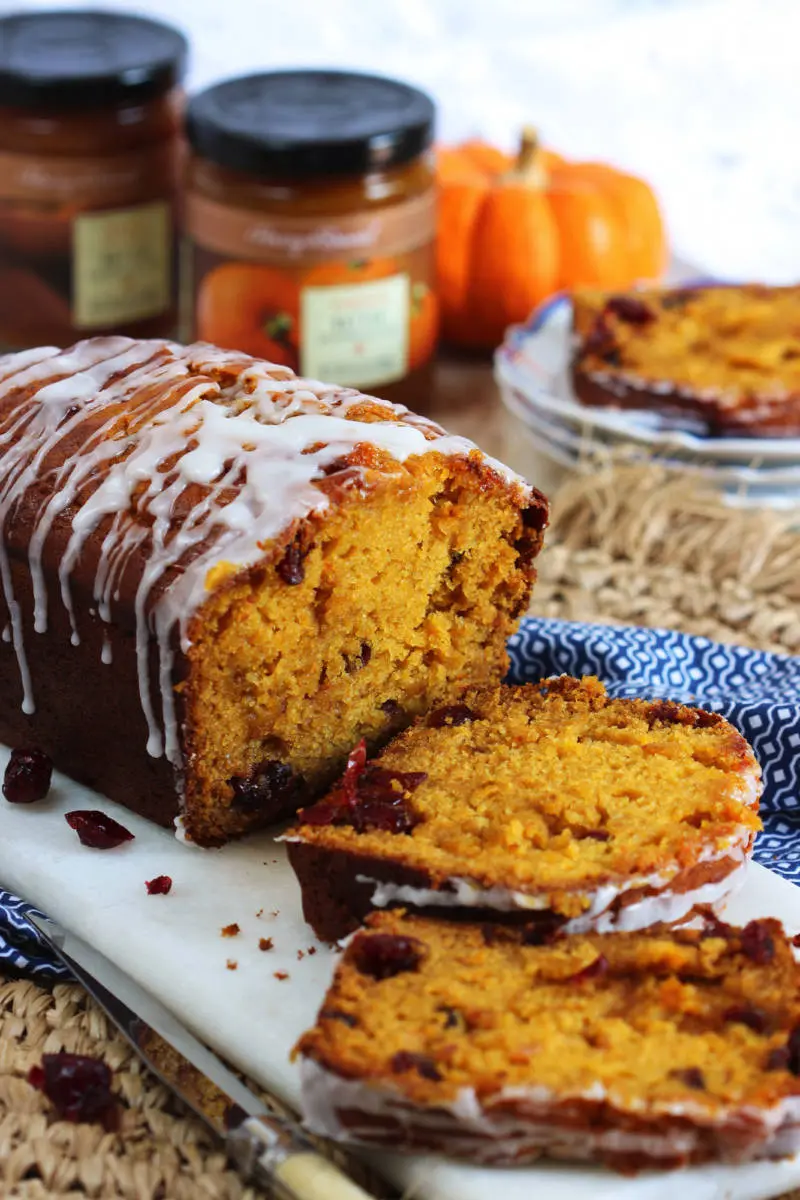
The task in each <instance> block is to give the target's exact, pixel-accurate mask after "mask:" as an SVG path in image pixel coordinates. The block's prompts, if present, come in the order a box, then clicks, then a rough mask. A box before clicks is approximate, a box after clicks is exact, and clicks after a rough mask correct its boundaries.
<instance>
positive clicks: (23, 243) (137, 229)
mask: <svg viewBox="0 0 800 1200" xmlns="http://www.w3.org/2000/svg"><path fill="white" fill-rule="evenodd" d="M186 52H187V43H186V40H185V38H184V37H183V35H182V34H180V33H179V32H178V31H177V30H175V29H173V28H172V27H171V26H169V25H164V24H161V23H160V22H158V21H151V20H147V19H144V18H141V17H137V16H132V15H129V14H126V13H121V12H104V11H100V10H92V11H88V10H87V11H73V10H64V11H53V12H30V13H19V14H15V15H11V16H7V17H3V18H0V346H2V347H3V348H8V349H22V348H25V347H28V346H37V345H41V344H43V343H53V344H56V345H60V346H65V345H69V344H70V343H71V342H74V341H76V340H77V339H78V338H81V337H87V336H94V335H97V334H106V333H123V332H124V333H129V334H131V335H132V336H137V337H156V336H164V335H167V336H169V335H172V334H174V332H175V329H176V322H177V271H176V264H177V256H176V243H177V238H176V224H177V221H176V212H177V187H178V178H179V165H180V163H179V154H180V144H181V118H182V95H181V91H180V81H181V78H182V76H183V72H184V68H185V60H186Z"/></svg>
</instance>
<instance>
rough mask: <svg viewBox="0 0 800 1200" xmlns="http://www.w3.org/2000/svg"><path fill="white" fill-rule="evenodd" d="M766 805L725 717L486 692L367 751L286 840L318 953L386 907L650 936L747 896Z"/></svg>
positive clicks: (554, 693)
mask: <svg viewBox="0 0 800 1200" xmlns="http://www.w3.org/2000/svg"><path fill="white" fill-rule="evenodd" d="M760 790H761V780H760V771H759V767H758V764H757V763H756V761H755V758H754V757H753V753H752V751H751V749H750V747H749V745H748V744H747V742H746V741H745V740H744V738H743V737H742V736H741V734H739V733H738V732H737V731H736V730H735V729H734V728H733V726H732V725H730V724H729V723H728V722H727V721H726V720H724V718H723V717H721V716H719V715H718V714H717V713H708V712H704V711H702V710H700V709H693V708H685V707H683V706H681V705H678V704H673V703H669V702H666V701H647V700H636V699H634V700H613V699H611V698H609V696H608V695H607V694H606V691H605V689H604V687H603V685H602V684H601V683H600V682H599V681H598V680H597V679H595V678H592V677H587V678H585V679H582V680H579V679H573V678H570V677H568V676H560V677H558V678H555V679H547V680H544V681H542V683H540V684H536V685H533V684H527V685H524V686H521V687H508V686H495V687H492V688H483V689H478V690H475V691H471V692H469V693H468V694H466V695H465V696H464V697H463V699H462V700H461V701H459V702H458V703H456V704H449V705H445V706H443V707H440V708H437V709H435V710H434V711H432V712H430V713H428V714H427V715H425V716H423V717H421V718H419V719H418V720H417V722H416V723H415V724H414V726H413V727H412V728H411V729H409V730H407V731H406V732H405V733H403V734H401V735H399V736H398V737H396V738H395V739H394V740H393V741H392V742H391V743H390V744H389V745H388V746H387V747H386V748H385V749H384V750H383V752H382V753H381V754H380V756H379V757H378V758H376V759H374V760H373V761H372V762H367V761H366V755H365V753H364V749H363V747H362V748H359V749H357V750H356V751H355V752H354V753H353V754H352V755H351V759H350V763H349V766H348V769H347V771H346V772H345V775H344V778H343V779H342V780H340V782H339V783H338V784H337V785H336V786H335V787H334V788H333V790H332V791H331V792H330V793H329V794H328V795H327V796H326V797H325V798H324V799H323V800H321V801H320V802H319V803H317V804H316V805H314V806H313V807H311V808H306V809H303V810H301V812H300V814H299V817H298V820H297V823H296V824H295V825H294V827H293V828H292V829H290V830H289V831H288V833H287V834H286V840H287V841H288V843H289V846H288V849H289V858H290V861H291V863H292V865H293V867H294V869H295V871H296V873H297V876H298V879H299V880H300V884H301V888H302V892H303V909H304V913H305V916H306V919H307V920H308V922H309V923H310V924H311V925H312V926H313V928H314V929H315V931H316V932H317V933H318V934H319V936H320V937H322V938H324V939H327V940H334V939H336V938H339V937H341V936H343V935H344V934H346V933H348V932H349V931H350V930H352V929H354V928H355V927H356V925H357V924H358V922H359V921H360V920H361V918H362V917H363V916H364V914H365V913H366V912H367V911H368V910H369V909H370V907H371V906H373V905H376V906H379V907H383V906H384V905H387V904H402V905H408V906H412V905H413V906H414V907H416V908H418V909H423V910H437V911H438V912H440V913H441V914H442V915H443V916H445V915H446V916H453V917H465V916H468V917H472V918H473V919H474V918H478V917H483V918H488V917H492V918H493V919H498V920H507V921H512V922H521V923H523V924H525V925H526V926H528V927H530V928H533V927H535V926H538V927H539V928H545V927H546V928H553V927H561V928H563V930H564V931H565V932H568V933H572V932H584V931H586V930H589V929H596V930H599V931H607V930H612V929H641V928H645V927H647V926H648V925H652V924H654V923H655V922H661V921H678V920H680V919H682V918H684V917H685V916H686V915H687V914H689V913H690V912H691V911H692V909H693V908H694V907H695V906H696V905H698V904H718V903H720V902H721V901H723V900H724V899H725V898H726V897H727V896H728V895H729V894H730V892H731V891H732V890H733V889H734V888H735V887H736V886H738V884H739V883H740V882H741V880H742V876H743V868H744V866H745V864H746V861H747V858H748V857H749V854H750V851H751V848H752V843H753V839H754V836H755V833H756V831H757V830H758V829H759V828H760V821H759V819H758V815H757V809H758V797H759V794H760Z"/></svg>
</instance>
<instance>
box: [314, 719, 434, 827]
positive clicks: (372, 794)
mask: <svg viewBox="0 0 800 1200" xmlns="http://www.w3.org/2000/svg"><path fill="white" fill-rule="evenodd" d="M362 747H363V751H362ZM427 778H428V776H427V774H426V772H425V771H390V770H388V769H387V768H385V767H378V766H375V765H374V764H372V765H370V766H367V765H366V745H365V744H364V742H363V741H362V742H361V743H360V744H359V746H357V747H356V749H355V750H354V751H353V753H352V754H351V755H350V758H349V759H348V763H347V770H346V771H345V774H344V778H343V779H342V782H341V784H340V785H339V787H338V788H337V789H336V790H335V791H334V792H333V794H332V795H331V797H330V798H329V799H328V800H327V801H325V800H323V801H320V803H319V804H314V805H313V806H312V807H311V808H307V809H304V810H303V811H302V813H301V820H302V821H303V823H304V824H306V825H352V826H353V828H354V829H355V830H356V832H357V833H364V832H365V831H366V830H368V829H379V830H382V831H383V832H386V833H409V832H410V831H411V830H412V829H413V828H414V826H415V825H418V824H419V822H420V820H421V819H422V818H421V817H420V816H419V814H418V813H415V812H414V811H413V810H412V809H411V808H410V807H409V806H408V804H407V803H406V794H407V793H408V792H413V791H414V790H415V788H418V787H419V786H420V784H421V783H423V782H424V781H425V780H426V779H427ZM393 785H397V786H393Z"/></svg>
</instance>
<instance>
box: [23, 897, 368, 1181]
mask: <svg viewBox="0 0 800 1200" xmlns="http://www.w3.org/2000/svg"><path fill="white" fill-rule="evenodd" d="M25 917H26V920H27V921H28V923H29V924H30V925H32V926H33V927H34V929H35V930H36V931H37V932H38V934H39V935H40V937H41V938H43V939H44V941H45V942H46V943H47V945H48V946H49V947H50V948H51V950H52V951H53V952H54V953H55V954H56V955H57V957H58V958H60V959H61V961H62V962H63V963H64V965H65V966H66V967H68V968H69V970H70V971H71V972H72V973H73V975H74V976H75V978H76V979H77V980H78V981H79V982H80V983H82V984H83V986H84V988H85V989H86V991H87V992H88V993H89V995H90V996H92V997H93V998H94V999H95V1000H96V1001H97V1003H98V1004H99V1005H100V1007H101V1008H102V1009H103V1010H104V1011H105V1012H106V1013H107V1014H108V1016H109V1017H110V1018H111V1020H112V1021H113V1022H114V1024H115V1025H116V1026H117V1028H118V1029H119V1030H120V1032H121V1033H122V1034H123V1036H124V1037H126V1038H127V1040H128V1041H129V1042H130V1044H131V1045H132V1046H133V1048H134V1050H135V1051H136V1053H137V1054H138V1055H139V1056H140V1058H142V1059H143V1061H144V1062H145V1063H146V1064H147V1066H148V1067H149V1068H150V1070H151V1071H152V1072H153V1074H154V1075H156V1076H157V1077H158V1078H159V1079H160V1080H161V1082H162V1083H164V1084H165V1085H166V1086H167V1087H168V1088H169V1089H170V1091H172V1092H174V1093H175V1094H176V1095H177V1096H179V1097H180V1099H181V1100H182V1101H183V1102H184V1104H186V1105H187V1106H188V1107H189V1108H190V1109H191V1110H192V1112H194V1113H195V1114H196V1115H197V1116H198V1117H200V1118H201V1120H202V1121H204V1122H205V1124H206V1125H207V1126H209V1127H210V1128H211V1129H212V1130H213V1132H214V1133H215V1134H216V1135H217V1136H218V1137H220V1138H222V1139H223V1140H224V1142H225V1148H226V1151H227V1154H228V1157H229V1159H230V1161H231V1162H232V1164H233V1165H234V1166H235V1167H236V1169H237V1171H238V1172H239V1173H240V1175H241V1176H242V1177H243V1178H244V1179H245V1180H246V1181H247V1182H249V1183H254V1184H256V1185H258V1186H261V1187H264V1188H266V1189H267V1190H268V1191H269V1189H271V1191H269V1194H270V1195H271V1196H274V1197H275V1200H374V1198H371V1197H370V1195H369V1193H367V1192H365V1191H364V1190H363V1189H362V1188H360V1187H359V1186H358V1185H357V1184H356V1183H354V1182H353V1180H351V1179H348V1177H347V1176H346V1175H344V1174H343V1173H342V1172H341V1171H340V1170H339V1168H338V1167H337V1166H336V1165H335V1163H332V1162H331V1161H330V1160H329V1159H327V1158H324V1157H323V1156H322V1155H321V1154H320V1153H319V1151H318V1150H317V1149H316V1148H315V1146H314V1145H313V1143H312V1142H311V1141H309V1139H308V1138H307V1137H306V1136H305V1134H304V1133H303V1132H302V1131H301V1130H300V1129H299V1128H298V1127H297V1126H296V1125H294V1124H293V1123H292V1122H291V1121H289V1120H288V1119H286V1118H284V1117H281V1116H278V1115H276V1114H275V1113H273V1112H271V1111H270V1110H269V1109H268V1108H267V1107H266V1105H265V1104H263V1103H262V1101H261V1100H259V1099H258V1097H257V1096H255V1095H253V1093H252V1092H251V1091H250V1089H249V1088H247V1087H245V1085H244V1084H243V1083H242V1082H241V1081H240V1080H239V1079H237V1077H236V1076H235V1075H234V1074H233V1072H232V1071H229V1070H228V1068H227V1067H226V1066H225V1065H224V1064H223V1063H222V1062H221V1061H220V1060H219V1059H218V1058H217V1056H216V1055H215V1054H213V1053H212V1052H211V1051H210V1050H208V1049H207V1048H206V1047H205V1046H204V1045H203V1044H202V1043H201V1042H200V1041H198V1040H197V1038H195V1037H194V1036H193V1034H191V1033H189V1031H188V1029H185V1028H184V1026H183V1025H182V1024H181V1023H180V1021H178V1020H177V1018H176V1017H174V1016H173V1015H172V1013H171V1012H169V1011H168V1009H166V1008H165V1007H164V1006H163V1005H162V1004H161V1003H160V1002H159V1001H158V1000H156V999H155V997H154V996H151V995H150V994H149V993H148V992H146V991H145V990H144V989H143V988H141V987H139V985H138V984H137V983H136V982H135V981H134V980H133V979H131V978H130V976H128V975H126V974H125V972H124V971H122V970H121V969H120V968H119V967H117V966H115V965H114V963H112V962H111V961H110V960H109V959H107V958H106V957H105V956H104V955H102V954H101V953H100V952H99V951H98V950H95V949H94V948H93V947H92V946H89V945H88V944H87V943H86V942H84V941H82V940H81V939H80V938H79V937H76V936H75V935H74V934H72V933H69V932H68V931H67V930H66V929H62V927H61V926H60V925H58V924H57V923H56V922H55V921H52V920H50V918H49V917H42V916H39V915H38V914H35V913H32V912H28V913H26V914H25Z"/></svg>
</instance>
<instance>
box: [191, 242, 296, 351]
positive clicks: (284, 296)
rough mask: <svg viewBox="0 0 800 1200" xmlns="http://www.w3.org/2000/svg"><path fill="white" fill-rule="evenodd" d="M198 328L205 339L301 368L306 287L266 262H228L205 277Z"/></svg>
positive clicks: (199, 291)
mask: <svg viewBox="0 0 800 1200" xmlns="http://www.w3.org/2000/svg"><path fill="white" fill-rule="evenodd" d="M196 332H197V336H198V338H199V339H200V340H201V341H203V342H213V343H214V344H215V345H218V346H230V347H232V348H233V349H236V350H244V352H245V353H246V354H252V355H253V356H254V357H255V358H266V359H267V360H268V361H269V362H275V363H281V364H282V365H283V366H285V367H291V368H292V370H293V371H297V370H299V367H300V290H299V288H298V285H297V281H296V280H295V279H294V278H293V277H292V276H291V275H290V274H288V273H287V272H285V271H278V270H276V269H275V268H274V267H268V266H266V265H265V264H263V263H246V262H225V263H222V265H221V266H218V267H214V268H213V269H212V270H211V271H209V272H208V274H207V275H206V276H205V277H204V278H203V280H202V282H201V283H200V286H199V288H198V293H197V312H196Z"/></svg>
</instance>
